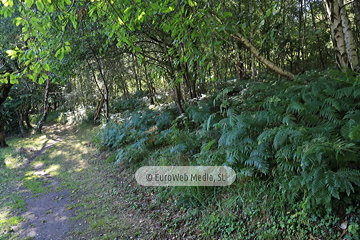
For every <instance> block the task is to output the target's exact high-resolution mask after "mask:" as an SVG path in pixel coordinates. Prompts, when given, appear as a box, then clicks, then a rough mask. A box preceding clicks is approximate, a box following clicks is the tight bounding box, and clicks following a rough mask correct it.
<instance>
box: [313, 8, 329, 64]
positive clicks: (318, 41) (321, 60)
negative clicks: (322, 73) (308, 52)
mask: <svg viewBox="0 0 360 240" xmlns="http://www.w3.org/2000/svg"><path fill="white" fill-rule="evenodd" d="M310 12H311V20H312V24H313V27H314V30H315V31H316V30H317V25H316V21H315V14H314V8H313V4H312V3H310ZM316 43H317V46H318V52H319V58H320V62H321V67H322V69H325V62H324V57H323V53H322V49H321V41H320V38H319V35H318V34H316Z"/></svg>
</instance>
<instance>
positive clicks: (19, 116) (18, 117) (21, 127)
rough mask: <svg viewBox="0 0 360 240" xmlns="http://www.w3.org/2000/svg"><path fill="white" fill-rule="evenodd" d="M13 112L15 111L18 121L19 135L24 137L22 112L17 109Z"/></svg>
mask: <svg viewBox="0 0 360 240" xmlns="http://www.w3.org/2000/svg"><path fill="white" fill-rule="evenodd" d="M15 113H16V116H17V120H18V123H19V128H20V133H21V137H25V131H24V120H23V118H22V114H21V112H20V111H19V110H16V111H15Z"/></svg>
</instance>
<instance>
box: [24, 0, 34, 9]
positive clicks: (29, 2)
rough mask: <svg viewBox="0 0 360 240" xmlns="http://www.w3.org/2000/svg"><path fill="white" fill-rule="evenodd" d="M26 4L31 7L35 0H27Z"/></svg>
mask: <svg viewBox="0 0 360 240" xmlns="http://www.w3.org/2000/svg"><path fill="white" fill-rule="evenodd" d="M25 2H26V4H27V5H28V6H29V7H31V6H32V5H33V3H34V0H25Z"/></svg>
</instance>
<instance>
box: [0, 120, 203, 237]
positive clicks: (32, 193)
mask: <svg viewBox="0 0 360 240" xmlns="http://www.w3.org/2000/svg"><path fill="white" fill-rule="evenodd" d="M91 130H92V128H86V127H85V128H82V129H81V128H79V129H78V128H76V129H75V128H70V127H67V126H63V125H54V126H46V127H45V128H44V134H42V135H36V136H33V137H30V138H28V139H25V140H21V139H18V140H16V141H17V142H15V141H14V145H16V146H15V147H14V149H13V150H12V151H13V152H11V153H10V155H9V156H10V158H11V157H12V156H15V157H14V158H18V159H22V158H21V157H19V156H20V155H23V156H26V157H25V158H24V159H23V160H21V161H20V162H21V163H20V166H13V168H11V166H8V172H14V174H17V176H16V178H13V179H12V180H10V181H12V182H11V186H10V185H8V187H7V188H5V189H4V188H2V189H0V190H2V191H3V192H5V193H6V192H7V193H9V191H14V192H17V195H19V196H20V197H19V198H21V199H25V200H24V205H26V207H25V210H21V211H20V210H12V209H15V207H14V208H11V207H6V203H4V201H2V202H1V198H0V204H2V211H3V212H4V213H6V214H7V216H6V217H5V218H4V217H3V219H5V220H7V221H9V219H11V218H12V217H19V218H20V220H19V223H18V224H17V225H16V224H10V225H9V226H10V227H9V228H7V229H5V230H2V231H4V232H0V239H1V240H2V239H3V238H2V237H1V236H2V235H3V236H6V237H5V238H4V239H9V240H18V239H26V240H30V239H35V240H63V239H64V240H70V239H86V240H90V239H111V240H113V239H116V240H122V239H138V240H140V239H141V240H142V239H149V240H155V239H156V240H157V239H199V238H198V237H192V236H190V237H189V235H192V234H193V233H194V232H192V233H189V232H188V231H187V228H184V227H182V224H181V223H183V222H184V220H181V219H182V218H183V216H185V212H184V211H178V210H171V209H172V208H171V207H169V206H171V205H172V202H173V200H172V199H171V197H166V200H165V202H164V203H162V202H160V201H158V200H157V199H156V194H157V193H156V191H155V190H156V189H154V188H144V187H143V186H140V185H138V184H137V183H136V180H135V177H134V173H135V170H136V169H132V168H127V167H124V166H115V165H114V164H112V163H111V162H109V161H108V159H111V158H110V156H111V154H114V153H104V152H101V153H100V152H98V151H97V149H96V147H95V146H94V145H93V144H92V141H91V139H92V137H91V136H92V135H91V134H90V131H91ZM15 143H16V144H15ZM24 144H25V145H24ZM14 153H15V154H14ZM19 154H20V155H19ZM18 162H19V160H18ZM7 174H10V173H7ZM9 176H10V175H9ZM0 187H1V185H0ZM14 204H15V203H13V205H14ZM0 206H1V205H0ZM1 214H2V213H1V209H0V217H1ZM3 216H4V215H3ZM175 220H176V221H175ZM0 227H1V218H0ZM180 227H181V228H180ZM0 229H1V228H0ZM2 229H4V228H2ZM195 234H196V235H198V234H197V233H196V232H195ZM185 236H187V237H185Z"/></svg>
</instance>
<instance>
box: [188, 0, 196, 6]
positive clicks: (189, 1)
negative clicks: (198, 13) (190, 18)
mask: <svg viewBox="0 0 360 240" xmlns="http://www.w3.org/2000/svg"><path fill="white" fill-rule="evenodd" d="M188 3H189V5H190V7H196V6H197V2H195V1H191V0H188Z"/></svg>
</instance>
